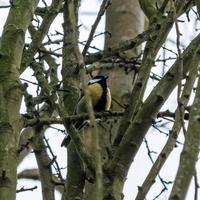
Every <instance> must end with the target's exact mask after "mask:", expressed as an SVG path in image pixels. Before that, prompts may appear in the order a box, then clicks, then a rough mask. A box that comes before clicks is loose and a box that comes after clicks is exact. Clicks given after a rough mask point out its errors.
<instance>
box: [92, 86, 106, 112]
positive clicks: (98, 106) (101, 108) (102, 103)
mask: <svg viewBox="0 0 200 200" xmlns="http://www.w3.org/2000/svg"><path fill="white" fill-rule="evenodd" d="M106 98H107V88H103V92H102V95H101V98H100V100H99V101H98V102H97V104H96V105H95V106H94V111H95V112H101V111H105V109H106V101H107V99H106Z"/></svg>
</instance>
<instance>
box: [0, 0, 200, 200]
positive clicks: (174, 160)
mask: <svg viewBox="0 0 200 200" xmlns="http://www.w3.org/2000/svg"><path fill="white" fill-rule="evenodd" d="M7 3H8V1H6V0H0V5H7ZM100 4H101V1H99V0H82V4H81V7H80V18H79V24H82V26H81V27H80V41H84V40H86V39H87V37H88V34H89V31H90V28H91V25H92V24H93V22H94V19H95V17H96V15H95V13H97V12H98V10H99V7H100ZM41 5H42V4H41ZM7 14H8V9H0V17H1V26H0V33H1V32H2V28H3V24H4V23H5V20H6V17H7ZM191 16H192V13H191ZM182 19H184V20H186V18H185V17H183V18H182ZM191 19H192V17H191ZM62 21H63V20H62V15H61V14H59V16H58V17H57V18H56V20H55V21H54V23H53V25H52V27H51V30H52V31H53V32H54V31H55V30H60V31H62ZM186 21H187V20H186ZM193 25H194V21H192V20H191V21H190V23H188V22H187V23H186V24H183V23H179V27H180V30H181V33H182V34H183V36H182V37H181V42H182V44H183V46H187V45H188V44H189V42H190V41H191V40H192V39H193V38H194V36H195V35H196V34H197V32H195V31H194V28H193ZM104 26H105V18H104V17H103V18H102V20H101V22H100V24H99V26H98V28H97V32H98V33H100V32H103V30H104ZM198 26H199V28H200V25H199V24H198ZM169 39H170V41H171V42H167V44H166V46H167V47H168V48H173V49H174V51H176V47H175V45H174V44H173V42H172V41H176V33H175V29H173V30H172V31H171V32H170V34H169ZM27 41H28V39H27ZM103 44H104V37H103V36H100V37H97V38H95V39H94V41H93V43H92V45H94V46H96V47H98V48H100V49H102V48H103ZM80 48H82V47H81V46H80ZM160 54H161V53H160ZM168 55H169V56H170V53H169V54H168ZM171 56H173V57H174V55H173V54H172V55H171ZM57 62H58V63H59V64H61V60H59V59H58V60H57ZM172 63H173V61H168V62H167V65H169V66H171V64H172ZM157 66H158V67H155V68H154V72H155V73H157V74H158V75H161V74H162V70H161V67H159V65H157ZM23 78H26V79H29V80H31V81H35V79H34V77H33V76H32V71H31V70H27V71H26V72H25V73H24V74H23ZM156 83H157V82H156V81H152V80H150V81H149V84H148V85H149V88H148V91H147V92H146V95H145V96H148V94H149V93H150V91H151V90H152V89H153V87H154V86H155V85H156ZM28 91H29V92H30V93H33V94H36V93H35V91H36V88H35V87H34V86H29V90H28ZM175 105H176V91H174V92H173V94H172V95H171V96H170V98H169V100H168V101H167V103H166V104H165V105H164V106H163V110H166V109H170V111H174V109H175V108H176V107H175ZM22 112H25V110H24V106H22ZM56 127H60V128H62V129H63V127H62V126H56ZM167 129H168V130H167ZM169 130H170V126H168V127H166V129H164V131H165V132H167V131H169ZM46 135H47V138H49V142H50V144H52V146H53V151H54V154H55V155H56V156H57V160H58V162H59V164H60V167H63V168H65V167H66V165H67V163H66V150H65V149H64V148H61V147H60V143H61V141H62V139H63V137H64V135H63V134H62V133H61V132H58V131H56V130H54V129H49V130H48V133H47V134H46ZM146 139H147V140H148V144H149V146H150V149H151V150H153V151H156V152H158V154H159V151H160V150H161V148H162V147H163V146H164V144H165V142H166V140H167V137H166V135H164V134H161V133H159V132H158V131H156V130H155V129H154V128H151V129H150V131H149V133H148V134H147V136H146ZM178 140H179V141H181V142H183V136H182V134H180V137H179V138H178ZM181 149H182V145H178V147H177V148H175V150H174V151H173V152H172V154H171V155H170V158H169V159H168V161H167V164H165V165H164V167H163V169H162V170H161V173H160V175H161V177H162V178H163V179H164V180H165V181H173V179H174V177H175V175H176V169H177V167H178V160H179V155H180V152H181ZM158 154H153V155H152V156H153V158H154V160H155V159H156V156H157V155H158ZM36 166H37V164H36V161H35V158H34V154H33V153H30V154H29V155H28V156H27V158H25V160H24V161H23V163H22V164H21V165H20V166H19V167H18V171H19V172H20V171H22V170H24V169H27V168H30V169H32V168H34V167H36ZM151 166H152V163H151V161H150V159H149V158H148V156H147V149H146V146H145V144H144V143H143V145H142V146H141V148H140V150H139V153H138V154H137V156H136V158H135V160H134V163H133V164H132V167H131V169H130V171H129V174H128V177H127V181H126V184H125V187H124V194H125V197H124V199H125V200H133V199H134V198H135V196H136V194H137V186H140V185H141V184H142V183H143V180H144V179H145V177H146V175H147V174H148V171H149V170H150V168H151ZM198 169H200V162H198ZM63 173H64V170H63ZM198 177H200V171H199V170H198ZM199 180H200V179H199ZM35 185H37V186H38V189H37V190H34V191H33V192H23V193H19V194H17V200H27V199H30V200H31V199H37V200H42V196H41V192H40V190H41V188H40V184H39V182H38V181H29V180H19V181H18V186H17V189H19V188H21V187H23V186H24V187H26V188H28V187H33V186H35ZM168 188H169V190H168V191H166V192H165V193H163V194H162V195H161V196H160V197H159V198H158V200H166V199H167V197H168V195H169V193H170V188H171V186H170V185H169V186H168ZM161 189H162V185H161V183H160V182H159V180H158V179H157V180H156V183H155V184H154V186H153V187H152V189H151V190H150V192H149V193H148V196H147V199H148V200H151V199H153V198H154V197H155V196H156V195H157V194H158V193H159V192H160V190H161ZM193 194H194V184H193V181H192V183H191V187H190V191H189V193H188V196H187V199H186V200H191V199H194V195H193ZM59 199H60V195H59V194H58V193H56V200H59Z"/></svg>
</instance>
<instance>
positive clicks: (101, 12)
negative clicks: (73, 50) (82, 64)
mask: <svg viewBox="0 0 200 200" xmlns="http://www.w3.org/2000/svg"><path fill="white" fill-rule="evenodd" d="M110 4H111V3H110V0H103V2H102V4H101V7H100V10H99V13H98V15H97V18H96V20H95V22H94V24H93V25H92V29H91V32H90V34H89V37H88V40H87V43H86V45H85V47H84V49H83V52H82V55H83V56H85V55H86V53H87V50H88V48H89V46H90V44H91V42H92V40H93V36H94V33H95V30H96V28H97V26H98V24H99V22H100V20H101V17H102V16H103V15H104V13H105V11H106V9H107V8H108V6H109V5H110Z"/></svg>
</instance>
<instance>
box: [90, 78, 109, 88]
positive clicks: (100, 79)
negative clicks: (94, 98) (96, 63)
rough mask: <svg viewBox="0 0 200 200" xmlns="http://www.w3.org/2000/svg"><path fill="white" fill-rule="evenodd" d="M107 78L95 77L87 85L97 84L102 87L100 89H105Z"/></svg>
mask: <svg viewBox="0 0 200 200" xmlns="http://www.w3.org/2000/svg"><path fill="white" fill-rule="evenodd" d="M107 78H108V76H95V77H93V78H92V79H91V80H90V81H89V82H88V85H91V84H94V83H99V84H101V85H102V87H107V83H106V79H107Z"/></svg>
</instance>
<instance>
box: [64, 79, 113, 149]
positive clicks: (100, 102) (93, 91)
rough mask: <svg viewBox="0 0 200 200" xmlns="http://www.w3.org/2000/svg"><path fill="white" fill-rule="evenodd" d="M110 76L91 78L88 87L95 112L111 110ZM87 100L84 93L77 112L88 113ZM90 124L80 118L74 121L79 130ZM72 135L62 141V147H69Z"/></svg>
mask: <svg viewBox="0 0 200 200" xmlns="http://www.w3.org/2000/svg"><path fill="white" fill-rule="evenodd" d="M107 79H108V76H102V75H98V76H95V77H93V78H92V79H91V80H89V82H88V85H87V89H88V91H89V94H90V97H91V101H92V106H93V110H94V112H102V111H109V110H110V107H111V99H112V98H111V92H110V89H109V88H108V86H107ZM86 103H87V100H86V97H85V95H84V94H83V95H82V96H81V98H80V100H79V101H78V104H77V106H76V109H75V114H81V113H87V106H86ZM87 124H88V120H78V121H76V122H75V123H74V126H75V128H76V129H77V130H80V129H82V128H83V127H84V126H85V125H87ZM70 140H71V138H70V136H69V135H67V136H66V137H65V138H64V139H63V141H62V143H61V147H63V146H65V147H67V146H68V144H69V143H70Z"/></svg>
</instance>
